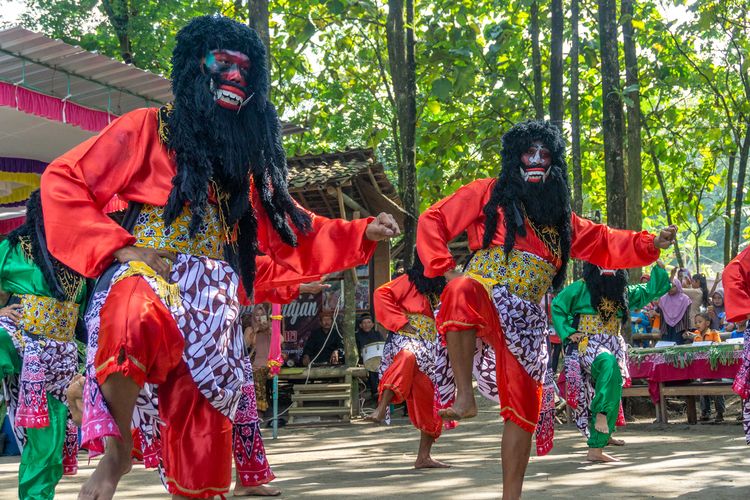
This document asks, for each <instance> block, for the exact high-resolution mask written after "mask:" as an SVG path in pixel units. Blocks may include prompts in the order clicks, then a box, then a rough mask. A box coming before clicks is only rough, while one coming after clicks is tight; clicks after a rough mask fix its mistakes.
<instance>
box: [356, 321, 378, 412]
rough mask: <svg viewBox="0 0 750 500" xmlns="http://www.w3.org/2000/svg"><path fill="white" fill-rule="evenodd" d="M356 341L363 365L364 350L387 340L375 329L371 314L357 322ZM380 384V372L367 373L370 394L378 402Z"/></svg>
mask: <svg viewBox="0 0 750 500" xmlns="http://www.w3.org/2000/svg"><path fill="white" fill-rule="evenodd" d="M354 336H355V339H356V340H357V350H358V351H359V354H360V359H359V362H360V363H362V349H363V348H364V347H365V346H366V345H368V344H372V343H373V342H383V341H384V340H385V339H384V338H383V336H382V335H381V334H380V332H379V331H378V330H377V329H376V328H375V323H374V322H373V321H372V316H370V315H369V314H366V313H365V314H363V315H361V316H360V317H359V320H358V322H357V332H356V333H355V335H354ZM378 384H380V377H379V376H378V372H370V371H368V372H367V385H368V386H369V387H370V394H371V395H372V399H373V400H375V401H377V399H378Z"/></svg>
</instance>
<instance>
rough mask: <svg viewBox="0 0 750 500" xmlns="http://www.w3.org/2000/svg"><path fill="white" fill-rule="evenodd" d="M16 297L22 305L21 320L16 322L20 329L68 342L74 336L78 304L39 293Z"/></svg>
mask: <svg viewBox="0 0 750 500" xmlns="http://www.w3.org/2000/svg"><path fill="white" fill-rule="evenodd" d="M18 297H19V298H20V299H21V305H22V306H23V310H22V312H21V320H20V321H19V322H18V326H19V328H20V329H22V330H23V331H25V332H26V333H29V334H32V335H39V336H42V337H46V338H49V339H52V340H57V341H59V342H69V341H71V340H73V338H75V332H76V324H77V323H78V310H79V307H78V304H76V303H75V302H61V301H59V300H57V299H53V298H52V297H43V296H40V295H30V294H29V295H19V296H18Z"/></svg>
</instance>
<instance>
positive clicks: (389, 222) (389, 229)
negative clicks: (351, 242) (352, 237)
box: [365, 212, 401, 241]
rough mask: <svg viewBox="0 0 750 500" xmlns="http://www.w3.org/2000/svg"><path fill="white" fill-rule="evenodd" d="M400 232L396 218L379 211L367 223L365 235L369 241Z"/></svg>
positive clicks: (392, 235)
mask: <svg viewBox="0 0 750 500" xmlns="http://www.w3.org/2000/svg"><path fill="white" fill-rule="evenodd" d="M399 234H401V230H400V229H399V228H398V224H397V223H396V219H394V218H393V216H392V215H391V214H387V213H385V212H380V213H379V214H378V216H377V217H375V220H373V221H372V222H370V223H369V224H368V225H367V229H366V230H365V237H366V238H367V239H368V240H370V241H380V240H387V239H389V238H393V237H394V236H398V235H399Z"/></svg>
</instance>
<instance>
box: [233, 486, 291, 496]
mask: <svg viewBox="0 0 750 500" xmlns="http://www.w3.org/2000/svg"><path fill="white" fill-rule="evenodd" d="M232 495H234V496H236V497H277V496H279V495H281V490H280V489H278V488H274V487H272V486H268V485H265V484H261V485H260V486H240V485H237V486H235V487H234V491H233V492H232Z"/></svg>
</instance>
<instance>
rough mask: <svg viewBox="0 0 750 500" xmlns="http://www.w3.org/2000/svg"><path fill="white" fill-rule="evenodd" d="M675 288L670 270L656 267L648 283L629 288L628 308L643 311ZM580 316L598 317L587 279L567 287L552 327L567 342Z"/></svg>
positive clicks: (557, 301) (554, 304)
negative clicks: (646, 306)
mask: <svg viewBox="0 0 750 500" xmlns="http://www.w3.org/2000/svg"><path fill="white" fill-rule="evenodd" d="M671 287H672V283H671V282H670V281H669V274H668V273H667V271H666V270H665V269H663V268H661V267H659V266H654V267H653V269H652V270H651V279H649V281H648V283H640V284H638V285H629V286H628V307H630V309H640V308H642V307H644V306H645V305H647V304H648V303H649V302H652V301H654V300H656V299H658V298H660V297H661V296H662V295H664V294H665V293H667V292H668V291H669V289H670V288H671ZM580 314H598V313H597V311H596V309H594V306H592V305H591V294H590V293H589V289H588V287H587V286H586V283H585V282H584V281H583V280H578V281H576V282H574V283H571V284H570V285H569V286H567V287H565V288H564V289H563V290H562V291H561V292H560V293H559V294H558V295H557V297H555V299H554V300H553V301H552V324H553V325H554V326H555V332H556V333H557V335H559V336H560V339H561V340H562V341H563V342H565V341H566V339H567V338H568V337H570V336H571V335H573V334H574V333H576V329H575V327H574V326H573V324H574V320H575V317H576V316H577V315H580ZM618 317H622V312H620V313H619V314H618Z"/></svg>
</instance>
